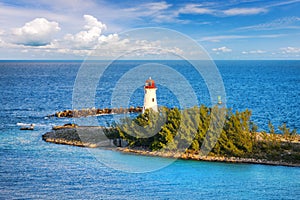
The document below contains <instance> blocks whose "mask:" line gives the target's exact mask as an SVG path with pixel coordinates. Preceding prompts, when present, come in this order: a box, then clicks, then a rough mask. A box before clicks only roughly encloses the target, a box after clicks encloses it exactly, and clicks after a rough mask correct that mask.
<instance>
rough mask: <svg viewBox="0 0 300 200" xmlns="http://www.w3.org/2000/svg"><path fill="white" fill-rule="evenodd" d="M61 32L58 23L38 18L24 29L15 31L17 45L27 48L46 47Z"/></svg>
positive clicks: (28, 23)
mask: <svg viewBox="0 0 300 200" xmlns="http://www.w3.org/2000/svg"><path fill="white" fill-rule="evenodd" d="M58 31H60V27H59V24H58V23H57V22H54V21H52V22H50V21H48V20H47V19H45V18H36V19H34V20H32V21H30V22H27V23H26V24H25V25H24V26H23V27H21V28H16V29H14V30H13V35H14V39H15V43H18V44H23V45H25V46H45V45H47V44H49V43H50V42H51V40H52V39H53V35H54V34H55V33H57V32H58Z"/></svg>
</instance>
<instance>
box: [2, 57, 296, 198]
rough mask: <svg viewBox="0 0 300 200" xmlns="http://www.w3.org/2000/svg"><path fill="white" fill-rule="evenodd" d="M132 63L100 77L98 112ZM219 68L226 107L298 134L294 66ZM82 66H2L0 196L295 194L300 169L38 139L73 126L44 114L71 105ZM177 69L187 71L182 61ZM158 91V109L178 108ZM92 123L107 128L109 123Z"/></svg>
mask: <svg viewBox="0 0 300 200" xmlns="http://www.w3.org/2000/svg"><path fill="white" fill-rule="evenodd" d="M129 63H130V62H127V63H126V62H125V63H119V64H118V65H116V66H114V67H111V68H110V69H109V70H110V71H108V72H107V74H108V75H110V76H108V75H107V76H105V77H103V82H105V83H107V84H106V85H103V84H102V86H103V87H98V88H97V99H99V101H98V102H97V103H96V104H97V106H99V107H100V106H102V105H103V106H109V105H110V104H109V95H110V93H109V91H110V90H109V88H110V87H112V86H113V83H114V82H115V81H116V80H118V77H120V75H118V73H120V74H122V73H123V72H124V71H126V70H128V69H130V67H131V66H130V64H129ZM173 64H174V63H173ZM217 65H218V68H219V70H220V72H221V75H222V77H223V81H224V85H225V89H226V94H227V105H228V106H229V107H233V108H234V109H239V110H240V109H244V108H247V107H248V108H250V109H252V110H253V120H254V121H255V122H256V123H258V124H259V125H260V124H261V125H264V124H265V123H267V122H268V120H269V119H272V121H273V122H274V124H275V125H276V124H280V123H282V122H285V121H286V122H287V124H288V125H289V126H290V127H294V128H298V130H299V128H300V124H299V123H300V120H299V103H300V101H299V96H300V93H299V88H300V62H299V61H218V62H217ZM79 66H80V63H79V62H9V63H6V62H1V63H0V101H1V105H0V156H1V162H0V199H208V198H209V199H212V198H213V199H299V198H300V169H299V168H292V167H282V166H264V165H249V164H226V163H211V162H196V161H181V160H177V161H175V162H172V161H173V160H169V159H164V158H152V157H142V156H136V155H124V154H121V153H119V152H114V151H108V150H100V149H94V150H89V149H86V148H79V147H72V146H65V145H55V144H50V143H45V142H43V141H42V139H41V136H42V134H43V133H45V132H46V131H49V130H50V129H51V126H52V125H55V124H63V123H68V122H72V120H71V119H45V118H44V116H46V115H48V114H52V113H54V112H55V111H57V110H64V109H70V108H72V105H71V104H72V89H73V84H74V81H75V78H76V73H77V71H78V68H79ZM174 68H175V69H177V70H178V71H180V72H182V73H183V74H189V70H187V68H184V67H182V65H181V64H180V63H177V64H176V65H174ZM112 72H114V73H112ZM190 78H191V79H192V78H193V74H191V75H190ZM198 87H199V86H198ZM160 91H161V92H160V93H158V100H159V102H161V104H167V103H170V102H172V101H174V102H173V104H176V100H174V99H173V98H172V99H168V98H166V96H164V95H163V94H168V97H169V98H171V96H172V94H171V93H170V92H169V91H168V90H167V89H166V88H160ZM162 91H165V92H162ZM142 92H143V91H142V89H141V90H137V91H136V92H135V94H133V97H132V98H131V99H132V100H131V103H132V104H137V103H138V102H140V101H142V98H141V97H140V96H142V95H141V94H142ZM199 94H201V98H200V97H199V99H201V100H202V101H203V103H206V104H207V105H209V101H207V100H205V96H207V95H208V94H207V91H206V90H205V89H201V93H200V92H199ZM199 94H197V95H199ZM199 96H200V95H199ZM98 120H99V123H103V124H105V123H106V122H107V121H111V120H112V117H111V116H105V117H101V118H100V117H99V118H98ZM17 123H25V124H29V123H35V124H36V129H35V130H34V131H20V130H19V127H18V126H16V124H17ZM263 128H265V127H264V126H263ZM95 155H98V156H102V157H97V156H95ZM101 159H105V160H101ZM114 160H117V161H119V162H124V163H127V164H128V165H129V166H131V165H134V166H135V167H137V168H141V167H143V166H145V163H146V164H147V165H149V166H158V168H159V166H164V164H166V166H165V167H163V168H161V169H157V170H152V171H150V172H147V173H127V172H124V171H120V170H116V169H114V168H111V167H110V166H111V165H110V163H109V162H113V161H114ZM103 161H105V162H103ZM170 163H171V164H170ZM167 164H169V165H167ZM122 167H124V166H119V168H122ZM141 171H143V169H141Z"/></svg>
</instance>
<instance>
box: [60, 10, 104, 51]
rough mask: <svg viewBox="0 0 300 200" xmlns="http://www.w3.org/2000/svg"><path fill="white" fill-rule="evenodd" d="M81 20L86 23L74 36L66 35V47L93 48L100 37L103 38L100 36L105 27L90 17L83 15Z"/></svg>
mask: <svg viewBox="0 0 300 200" xmlns="http://www.w3.org/2000/svg"><path fill="white" fill-rule="evenodd" d="M83 18H84V20H85V23H86V24H85V25H84V27H83V30H82V31H80V32H78V33H76V34H74V35H72V34H67V35H66V36H65V37H64V40H65V42H67V43H68V45H72V46H74V47H75V48H78V49H82V48H93V47H94V46H95V45H96V44H97V43H98V39H99V38H100V36H102V38H103V35H101V34H102V33H103V31H105V30H106V29H107V27H106V25H105V24H103V23H102V22H100V21H98V20H97V19H96V18H95V17H93V16H91V15H84V16H83Z"/></svg>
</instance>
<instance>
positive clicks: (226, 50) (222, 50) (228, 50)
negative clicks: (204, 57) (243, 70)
mask: <svg viewBox="0 0 300 200" xmlns="http://www.w3.org/2000/svg"><path fill="white" fill-rule="evenodd" d="M212 50H213V51H214V52H216V53H220V52H222V53H228V52H231V51H232V49H229V48H228V47H225V46H223V47H219V48H213V49H212Z"/></svg>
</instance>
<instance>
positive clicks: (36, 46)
mask: <svg viewBox="0 0 300 200" xmlns="http://www.w3.org/2000/svg"><path fill="white" fill-rule="evenodd" d="M299 10H300V0H285V1H277V0H274V1H260V0H241V1H238V0H231V1H217V0H215V1H146V0H140V1H129V0H124V1H115V0H107V1H105V0H64V1H61V0H51V1H49V0H40V1H35V0H19V1H18V0H16V1H10V0H4V1H3V0H2V1H1V2H0V13H1V15H0V59H2V60H3V59H83V58H85V57H86V56H87V55H88V54H89V53H90V52H89V51H90V50H91V49H93V48H95V46H97V47H99V46H101V48H104V49H106V51H107V52H110V48H114V50H116V48H120V49H119V51H122V48H121V47H122V45H125V43H126V44H127V45H128V44H130V46H133V45H136V44H133V43H130V41H129V42H128V41H125V40H124V39H123V38H122V37H121V33H122V32H126V31H128V30H131V29H135V28H144V27H162V28H168V29H172V30H176V31H178V32H180V33H182V34H185V35H187V36H189V37H191V38H192V39H193V40H195V41H196V42H198V43H199V44H200V45H201V46H203V47H204V48H205V49H206V51H207V52H208V53H209V55H210V56H211V57H212V58H213V59H298V60H299V59H300V39H299V38H300V12H299ZM140 44H141V43H139V45H140ZM156 44H157V43H156ZM147 45H148V46H149V45H154V44H153V43H150V42H149V43H147ZM139 48H141V46H139ZM112 51H113V50H112Z"/></svg>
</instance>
